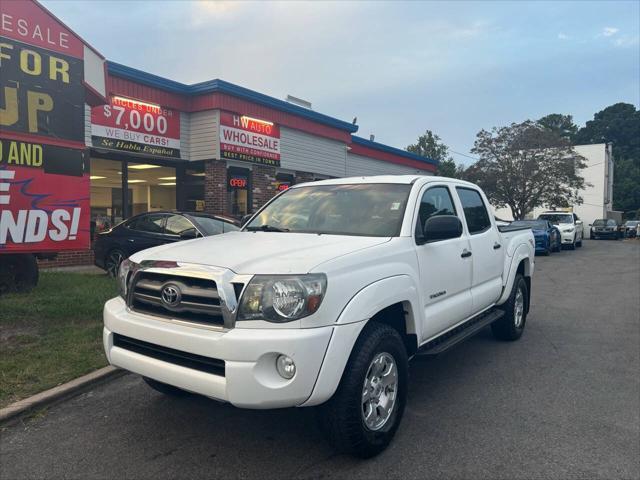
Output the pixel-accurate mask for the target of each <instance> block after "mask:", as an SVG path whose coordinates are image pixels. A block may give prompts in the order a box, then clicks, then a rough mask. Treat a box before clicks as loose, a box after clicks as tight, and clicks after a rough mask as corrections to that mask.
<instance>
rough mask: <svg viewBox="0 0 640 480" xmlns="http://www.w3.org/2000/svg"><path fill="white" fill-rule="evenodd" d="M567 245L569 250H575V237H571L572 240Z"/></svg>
mask: <svg viewBox="0 0 640 480" xmlns="http://www.w3.org/2000/svg"><path fill="white" fill-rule="evenodd" d="M567 247H569V250H575V249H576V237H573V242H572V243H571V244H569V245H567Z"/></svg>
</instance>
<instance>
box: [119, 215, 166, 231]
mask: <svg viewBox="0 0 640 480" xmlns="http://www.w3.org/2000/svg"><path fill="white" fill-rule="evenodd" d="M165 218H166V215H164V214H162V213H151V214H149V215H142V216H140V217H138V218H136V219H135V221H133V222H132V223H131V224H129V225H128V227H129V228H131V229H133V230H138V231H140V232H147V233H162V232H163V229H164V220H165Z"/></svg>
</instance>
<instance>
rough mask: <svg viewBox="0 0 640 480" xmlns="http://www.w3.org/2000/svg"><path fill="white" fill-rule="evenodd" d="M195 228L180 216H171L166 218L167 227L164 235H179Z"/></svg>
mask: <svg viewBox="0 0 640 480" xmlns="http://www.w3.org/2000/svg"><path fill="white" fill-rule="evenodd" d="M193 229H195V227H194V226H193V223H191V222H190V221H189V220H187V219H186V218H185V217H183V216H182V215H171V216H170V217H169V218H167V226H166V227H165V229H164V230H165V233H168V234H169V235H181V234H182V233H184V232H186V231H187V230H193Z"/></svg>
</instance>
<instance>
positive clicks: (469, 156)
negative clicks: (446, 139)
mask: <svg viewBox="0 0 640 480" xmlns="http://www.w3.org/2000/svg"><path fill="white" fill-rule="evenodd" d="M449 151H450V152H451V153H455V154H456V155H460V156H462V157H467V158H470V159H471V160H476V161H478V160H480V159H479V158H477V157H472V156H471V155H467V154H466V153H460V152H456V151H455V150H449Z"/></svg>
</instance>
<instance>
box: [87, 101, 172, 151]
mask: <svg viewBox="0 0 640 480" xmlns="http://www.w3.org/2000/svg"><path fill="white" fill-rule="evenodd" d="M91 138H92V143H93V146H94V147H102V148H108V149H112V150H126V151H129V152H134V153H144V154H148V155H153V156H161V157H178V158H179V157H180V113H179V112H176V111H174V110H169V109H166V108H162V107H160V106H159V105H154V104H151V103H146V102H142V101H139V100H131V99H128V98H122V97H112V98H111V102H110V104H108V105H102V106H99V107H95V108H93V109H92V111H91Z"/></svg>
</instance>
